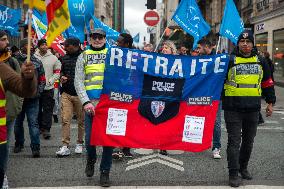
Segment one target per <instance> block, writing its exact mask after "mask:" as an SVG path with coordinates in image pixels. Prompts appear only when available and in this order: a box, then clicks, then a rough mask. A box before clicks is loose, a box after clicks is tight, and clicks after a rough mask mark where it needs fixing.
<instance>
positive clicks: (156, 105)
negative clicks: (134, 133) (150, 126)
mask: <svg viewBox="0 0 284 189" xmlns="http://www.w3.org/2000/svg"><path fill="white" fill-rule="evenodd" d="M164 109H165V102H163V101H152V102H151V111H152V113H153V115H154V116H155V118H157V117H159V116H160V115H161V114H162V113H163V111H164Z"/></svg>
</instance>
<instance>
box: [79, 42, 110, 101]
mask: <svg viewBox="0 0 284 189" xmlns="http://www.w3.org/2000/svg"><path fill="white" fill-rule="evenodd" d="M107 51H108V49H107V48H105V49H103V50H100V51H94V50H91V49H89V50H86V51H84V61H85V81H84V85H85V89H86V92H87V95H88V97H89V98H90V99H98V98H100V95H101V91H102V89H103V80H104V70H105V59H106V54H107Z"/></svg>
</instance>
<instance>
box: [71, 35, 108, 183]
mask: <svg viewBox="0 0 284 189" xmlns="http://www.w3.org/2000/svg"><path fill="white" fill-rule="evenodd" d="M107 51H108V49H107V48H106V33H105V32H104V31H103V30H102V29H96V30H94V31H92V32H91V34H90V48H89V49H88V50H85V51H84V52H83V53H82V54H80V56H79V57H78V60H77V62H76V69H75V81H74V84H75V89H76V92H77V94H78V96H79V99H80V101H81V103H82V104H83V108H84V111H85V132H86V133H85V136H86V138H85V143H86V150H87V165H86V169H85V173H86V176H87V177H92V176H93V175H94V165H95V163H96V160H97V154H96V147H95V146H91V145H90V138H91V131H92V121H93V116H94V114H95V107H96V105H97V104H98V102H99V98H100V94H101V91H102V88H103V77H104V69H105V59H106V54H107ZM112 151H113V148H112V147H103V154H102V160H101V164H100V172H101V174H100V185H101V186H103V187H108V186H110V181H109V172H110V168H111V164H112Z"/></svg>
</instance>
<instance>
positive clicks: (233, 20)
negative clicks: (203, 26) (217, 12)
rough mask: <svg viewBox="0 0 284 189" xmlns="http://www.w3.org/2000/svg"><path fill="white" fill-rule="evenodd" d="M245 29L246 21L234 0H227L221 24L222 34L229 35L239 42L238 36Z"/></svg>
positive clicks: (235, 41) (234, 41)
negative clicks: (244, 21) (243, 19)
mask: <svg viewBox="0 0 284 189" xmlns="http://www.w3.org/2000/svg"><path fill="white" fill-rule="evenodd" d="M243 30H244V23H243V21H242V19H241V17H240V15H239V12H238V10H237V8H236V6H235V4H234V2H233V0H227V1H226V6H225V10H224V15H223V19H222V23H221V26H220V32H219V33H220V35H222V36H224V37H227V38H228V39H230V40H231V41H232V42H233V43H234V44H237V41H238V37H239V35H240V34H241V33H242V31H243Z"/></svg>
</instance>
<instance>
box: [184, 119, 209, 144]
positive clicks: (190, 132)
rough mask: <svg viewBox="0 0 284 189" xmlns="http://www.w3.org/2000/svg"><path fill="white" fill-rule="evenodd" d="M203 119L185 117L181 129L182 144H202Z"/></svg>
mask: <svg viewBox="0 0 284 189" xmlns="http://www.w3.org/2000/svg"><path fill="white" fill-rule="evenodd" d="M204 123H205V117H196V116H188V115H187V116H186V117H185V121H184V129H183V137H182V141H183V142H191V143H198V144H201V143H202V139H203V131H204Z"/></svg>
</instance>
